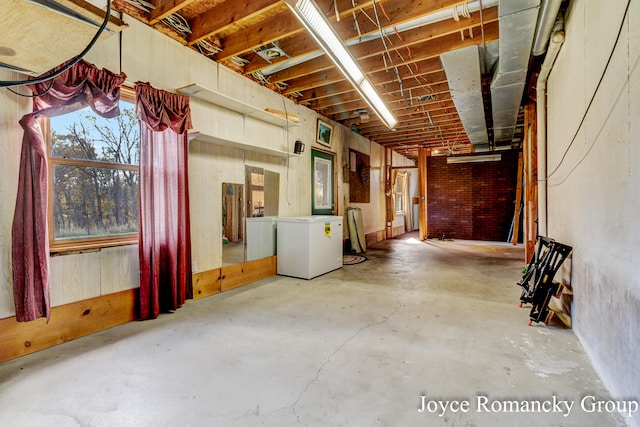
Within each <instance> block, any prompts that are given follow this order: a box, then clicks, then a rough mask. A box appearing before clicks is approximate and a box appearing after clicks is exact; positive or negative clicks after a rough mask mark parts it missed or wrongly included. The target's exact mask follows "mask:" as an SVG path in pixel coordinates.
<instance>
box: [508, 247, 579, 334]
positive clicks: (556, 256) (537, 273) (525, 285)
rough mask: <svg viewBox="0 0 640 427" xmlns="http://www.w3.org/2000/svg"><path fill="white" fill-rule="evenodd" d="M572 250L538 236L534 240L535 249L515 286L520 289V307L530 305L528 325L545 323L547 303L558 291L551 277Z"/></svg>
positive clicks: (556, 284) (547, 310) (547, 311)
mask: <svg viewBox="0 0 640 427" xmlns="http://www.w3.org/2000/svg"><path fill="white" fill-rule="evenodd" d="M572 250H573V248H572V247H571V246H567V245H564V244H562V243H558V242H556V241H555V240H553V239H549V238H548V237H543V236H538V238H537V239H536V249H535V251H534V253H533V256H532V257H531V261H530V262H529V264H528V265H527V267H526V268H525V271H524V275H523V276H522V280H520V281H519V282H518V283H517V284H518V286H520V287H522V294H521V295H520V305H521V306H522V304H523V303H531V304H532V305H533V306H532V307H531V312H530V313H529V319H530V320H529V323H531V321H534V322H536V323H538V322H540V321H541V320H542V321H545V320H546V318H547V315H548V314H549V308H548V305H549V301H550V300H551V297H552V296H553V295H555V294H556V292H557V291H558V286H559V284H558V283H555V282H554V281H553V277H554V276H555V274H556V272H557V271H558V269H559V268H560V266H561V265H562V263H563V262H564V260H565V259H566V258H567V257H568V256H569V254H570V253H571V251H572Z"/></svg>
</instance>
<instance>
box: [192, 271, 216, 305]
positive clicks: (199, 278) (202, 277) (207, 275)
mask: <svg viewBox="0 0 640 427" xmlns="http://www.w3.org/2000/svg"><path fill="white" fill-rule="evenodd" d="M220 276H221V271H220V269H219V268H215V269H213V270H208V271H203V272H200V273H195V274H194V275H193V279H192V280H193V299H194V300H197V299H200V298H204V297H208V296H210V295H215V294H218V293H220V292H221V291H222V285H221V283H222V281H221V278H220Z"/></svg>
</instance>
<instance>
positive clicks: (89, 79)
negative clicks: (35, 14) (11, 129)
mask: <svg viewBox="0 0 640 427" xmlns="http://www.w3.org/2000/svg"><path fill="white" fill-rule="evenodd" d="M62 66H64V64H63V65H61V67H62ZM125 78H126V76H125V74H114V73H112V72H110V71H108V70H99V69H97V68H96V67H95V66H94V65H93V64H89V63H88V62H85V61H80V62H78V63H77V64H75V65H74V66H72V67H71V68H70V69H69V70H67V71H65V72H64V73H62V74H61V75H60V76H58V77H56V78H55V80H54V82H53V85H52V86H51V88H50V89H49V90H48V91H47V89H48V88H49V85H50V84H51V82H45V83H38V84H33V85H30V86H29V88H30V89H31V91H32V92H33V93H34V94H39V93H43V92H46V93H45V94H44V95H42V96H39V97H36V98H34V99H33V112H32V113H30V114H27V115H25V116H24V117H22V119H21V120H20V125H21V126H22V128H23V129H24V136H23V139H22V153H21V156H20V175H19V178H18V195H17V199H16V209H15V213H14V217H13V228H12V268H13V296H14V303H15V308H16V320H17V321H19V322H28V321H31V320H35V319H37V318H39V317H43V316H46V317H47V320H49V316H50V303H49V234H48V227H47V199H48V188H47V183H48V178H47V174H48V171H47V145H46V139H45V136H44V133H43V130H42V127H41V126H40V120H39V118H41V117H53V116H57V115H60V114H65V113H69V112H72V111H75V110H79V109H81V108H84V107H86V106H87V105H88V106H90V107H91V108H92V109H93V110H94V111H95V112H96V113H97V114H99V115H101V116H103V117H116V116H118V115H119V114H120V110H119V108H118V101H119V100H120V85H121V84H122V83H123V82H124V80H125Z"/></svg>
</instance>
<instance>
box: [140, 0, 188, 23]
mask: <svg viewBox="0 0 640 427" xmlns="http://www.w3.org/2000/svg"><path fill="white" fill-rule="evenodd" d="M194 1H196V0H158V1H156V2H155V3H156V8H155V9H153V10H152V11H151V12H150V13H149V25H154V24H156V23H158V22H160V21H162V20H163V19H165V18H166V17H168V16H170V15H173V14H174V13H176V12H178V11H180V9H183V8H185V7H187V6H189V5H190V4H191V3H193V2H194Z"/></svg>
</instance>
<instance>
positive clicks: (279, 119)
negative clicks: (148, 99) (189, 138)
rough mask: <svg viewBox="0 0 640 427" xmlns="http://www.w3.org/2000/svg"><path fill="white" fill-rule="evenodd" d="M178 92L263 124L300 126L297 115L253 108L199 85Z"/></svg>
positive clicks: (191, 85) (184, 87)
mask: <svg viewBox="0 0 640 427" xmlns="http://www.w3.org/2000/svg"><path fill="white" fill-rule="evenodd" d="M178 92H179V93H181V94H182V95H187V96H190V97H193V98H198V99H201V100H203V101H207V102H209V103H211V104H214V105H218V106H220V107H223V108H226V109H227V110H231V111H235V112H237V113H240V114H242V115H243V116H245V117H253V118H255V119H257V120H261V121H263V122H267V123H271V124H274V125H277V126H280V127H283V128H284V127H294V126H300V117H299V116H298V115H297V114H291V113H284V112H282V113H280V112H275V113H274V112H272V111H276V110H272V109H264V110H261V109H260V108H257V107H254V106H253V105H249V104H247V103H245V102H242V101H239V100H237V99H234V98H231V97H230V96H227V95H224V94H222V93H220V92H217V91H215V90H213V89H209V88H206V87H204V86H200V85H199V84H196V83H192V84H190V85H187V86H183V87H181V88H178Z"/></svg>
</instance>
